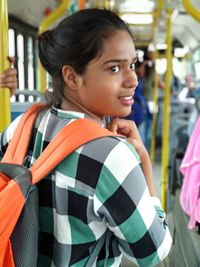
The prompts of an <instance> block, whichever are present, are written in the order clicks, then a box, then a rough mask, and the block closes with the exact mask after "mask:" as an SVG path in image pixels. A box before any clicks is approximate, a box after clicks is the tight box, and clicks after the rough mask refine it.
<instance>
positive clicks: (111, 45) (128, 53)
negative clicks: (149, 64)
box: [101, 30, 136, 58]
mask: <svg viewBox="0 0 200 267" xmlns="http://www.w3.org/2000/svg"><path fill="white" fill-rule="evenodd" d="M106 56H111V57H113V56H114V57H116V56H118V57H127V58H129V57H131V58H133V57H135V56H136V52H135V46H134V43H133V39H132V37H131V36H130V34H129V33H128V32H127V31H123V30H118V31H116V32H115V33H114V34H112V35H111V37H110V38H107V39H105V41H104V43H103V51H102V55H101V57H106Z"/></svg>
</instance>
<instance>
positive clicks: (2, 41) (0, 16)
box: [0, 0, 11, 132]
mask: <svg viewBox="0 0 200 267" xmlns="http://www.w3.org/2000/svg"><path fill="white" fill-rule="evenodd" d="M0 23H1V24H0V25H1V35H0V72H2V71H4V70H5V69H7V68H8V67H9V63H8V60H7V56H8V6H7V0H1V1H0ZM0 107H1V115H0V132H2V130H3V129H4V128H5V127H7V126H8V125H9V123H10V119H11V117H10V91H9V89H8V88H4V89H3V90H1V88H0Z"/></svg>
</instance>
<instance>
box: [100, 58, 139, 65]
mask: <svg viewBox="0 0 200 267" xmlns="http://www.w3.org/2000/svg"><path fill="white" fill-rule="evenodd" d="M136 60H137V56H135V57H134V58H133V59H132V61H133V62H134V61H136ZM127 61H128V59H115V58H113V59H110V60H107V61H105V62H104V65H106V64H108V63H121V62H127Z"/></svg>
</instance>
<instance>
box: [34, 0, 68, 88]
mask: <svg viewBox="0 0 200 267" xmlns="http://www.w3.org/2000/svg"><path fill="white" fill-rule="evenodd" d="M68 6H69V0H62V3H61V4H60V5H59V6H58V7H57V8H56V9H55V10H54V11H53V12H52V13H51V14H50V15H49V16H48V17H46V18H45V19H43V21H42V22H41V24H40V26H39V34H41V33H42V32H44V31H46V30H47V29H48V28H49V26H51V25H52V24H53V23H54V22H55V21H56V20H57V19H58V18H59V17H60V16H61V15H62V14H63V13H64V12H66V11H67V9H68ZM46 89H47V81H46V71H45V70H44V68H43V67H42V65H41V63H40V62H39V91H41V92H45V91H46Z"/></svg>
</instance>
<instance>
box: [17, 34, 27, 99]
mask: <svg viewBox="0 0 200 267" xmlns="http://www.w3.org/2000/svg"><path fill="white" fill-rule="evenodd" d="M17 54H18V72H19V73H18V83H19V85H18V86H19V90H24V88H25V86H24V81H25V80H24V37H23V35H22V34H18V35H17ZM24 101H25V97H24V96H23V95H20V96H19V102H24Z"/></svg>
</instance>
